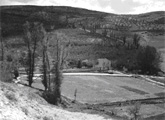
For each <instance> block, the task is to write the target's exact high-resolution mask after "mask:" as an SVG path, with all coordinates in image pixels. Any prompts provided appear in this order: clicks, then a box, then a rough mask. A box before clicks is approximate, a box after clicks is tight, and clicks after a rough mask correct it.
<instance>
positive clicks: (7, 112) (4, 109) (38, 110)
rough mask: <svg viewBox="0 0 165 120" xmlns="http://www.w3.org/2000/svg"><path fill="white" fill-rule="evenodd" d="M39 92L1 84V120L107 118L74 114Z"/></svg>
mask: <svg viewBox="0 0 165 120" xmlns="http://www.w3.org/2000/svg"><path fill="white" fill-rule="evenodd" d="M37 92H38V91H37V90H34V89H32V88H28V87H23V86H18V85H16V84H11V83H3V82H0V108H1V109H0V119H1V120H2V119H3V120H6V119H7V120H66V119H67V120H93V119H95V120H105V118H103V117H101V116H99V115H90V114H86V113H78V112H74V113H73V112H69V111H66V110H63V109H61V108H59V107H56V106H53V105H50V104H48V103H47V102H46V101H45V100H44V99H43V98H41V97H40V96H39V95H38V94H37ZM109 120H112V119H109Z"/></svg>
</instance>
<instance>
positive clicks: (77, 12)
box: [0, 6, 165, 36]
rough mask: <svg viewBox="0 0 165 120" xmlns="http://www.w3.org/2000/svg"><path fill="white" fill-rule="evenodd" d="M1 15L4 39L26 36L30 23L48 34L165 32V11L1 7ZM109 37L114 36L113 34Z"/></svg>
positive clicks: (64, 7)
mask: <svg viewBox="0 0 165 120" xmlns="http://www.w3.org/2000/svg"><path fill="white" fill-rule="evenodd" d="M0 14H1V18H0V21H1V29H2V35H3V36H10V35H20V34H22V25H23V24H24V23H25V22H26V21H31V22H36V21H38V22H42V23H43V24H44V25H45V28H46V29H47V30H50V28H55V29H58V28H66V27H68V26H70V27H82V26H84V27H86V28H88V29H91V28H92V27H93V26H95V27H96V28H97V29H98V30H99V29H101V30H102V29H103V28H106V29H109V30H115V31H116V30H117V31H120V30H131V31H139V30H140V31H141V30H150V31H152V30H154V31H155V30H157V31H164V30H165V26H164V18H165V12H164V11H157V12H150V13H145V14H139V15H117V14H112V13H104V12H98V11H91V10H87V9H80V8H74V7H66V6H1V7H0ZM51 26H53V27H51ZM111 32H112V31H111ZM108 34H111V33H110V31H108Z"/></svg>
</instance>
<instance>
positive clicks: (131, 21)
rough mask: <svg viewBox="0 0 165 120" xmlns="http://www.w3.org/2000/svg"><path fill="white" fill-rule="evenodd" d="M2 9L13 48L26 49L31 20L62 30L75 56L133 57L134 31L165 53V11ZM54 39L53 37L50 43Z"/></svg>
mask: <svg viewBox="0 0 165 120" xmlns="http://www.w3.org/2000/svg"><path fill="white" fill-rule="evenodd" d="M0 9H1V10H0V13H1V18H0V23H1V26H0V27H1V35H2V38H3V39H4V41H5V42H6V43H7V44H10V45H8V46H11V47H12V48H14V50H13V51H15V50H16V49H18V48H19V49H18V50H19V51H24V49H25V48H24V46H25V44H24V43H23V34H24V32H23V25H24V24H25V22H26V21H29V22H32V23H33V22H41V23H43V26H44V28H45V29H46V31H47V32H48V33H54V32H55V33H56V32H62V34H64V35H65V36H66V38H67V39H68V40H71V42H72V48H73V49H72V50H71V51H70V55H69V57H70V58H72V59H81V60H84V59H91V58H92V59H95V58H107V59H109V60H114V61H116V60H119V59H125V60H127V59H131V58H132V57H130V56H133V55H134V53H135V52H137V51H136V50H135V49H131V48H129V47H130V46H133V44H134V43H133V36H134V35H135V34H138V35H139V36H140V45H142V46H146V45H150V46H154V47H155V48H157V49H158V50H159V51H161V53H162V56H163V55H164V52H163V51H164V37H165V24H164V18H165V11H155V12H150V13H144V14H138V15H124V14H123V15H118V14H112V13H103V12H98V11H91V10H87V9H80V8H73V7H65V6H1V7H0ZM124 39H125V42H124ZM54 42H55V40H51V42H50V44H51V43H54ZM18 46H19V47H18ZM126 55H128V56H126ZM69 57H68V59H70V58H69ZM134 57H135V56H134ZM132 61H135V60H134V58H133V60H132ZM164 61H165V59H164ZM162 66H163V67H162V68H164V65H162ZM131 71H132V70H131Z"/></svg>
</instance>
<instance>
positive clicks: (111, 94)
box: [62, 76, 165, 103]
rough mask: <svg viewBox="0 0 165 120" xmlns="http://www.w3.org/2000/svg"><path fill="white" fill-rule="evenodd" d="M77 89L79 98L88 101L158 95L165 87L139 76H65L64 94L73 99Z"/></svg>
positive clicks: (106, 100) (109, 100)
mask: <svg viewBox="0 0 165 120" xmlns="http://www.w3.org/2000/svg"><path fill="white" fill-rule="evenodd" d="M76 89H77V100H78V101H82V102H88V103H89V102H92V103H95V102H114V101H119V100H121V101H122V100H130V99H139V98H150V97H158V96H157V95H156V94H158V93H162V92H163V91H164V88H161V87H158V86H156V85H152V83H148V82H147V81H144V80H141V79H137V78H128V77H110V76H65V77H64V80H63V84H62V94H64V95H65V96H67V97H69V98H72V99H73V98H74V92H75V90H76ZM164 92H165V91H164Z"/></svg>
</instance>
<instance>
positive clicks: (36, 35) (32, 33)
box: [24, 22, 44, 86]
mask: <svg viewBox="0 0 165 120" xmlns="http://www.w3.org/2000/svg"><path fill="white" fill-rule="evenodd" d="M41 30H42V25H41V24H39V23H33V24H30V23H29V22H26V24H25V25H24V34H25V38H24V42H25V44H26V46H27V54H28V55H27V62H26V64H27V65H26V67H27V68H26V69H27V74H28V80H29V86H31V85H32V83H33V76H34V68H35V58H36V49H37V46H38V43H39V41H40V40H42V39H43V38H44V33H43V31H41Z"/></svg>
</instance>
